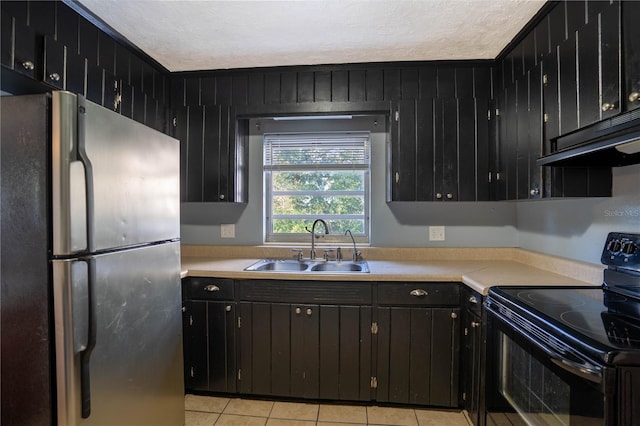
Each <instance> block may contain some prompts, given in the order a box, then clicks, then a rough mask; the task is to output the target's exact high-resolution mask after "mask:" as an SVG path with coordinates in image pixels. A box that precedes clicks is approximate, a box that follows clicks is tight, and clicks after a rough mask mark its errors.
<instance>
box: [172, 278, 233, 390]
mask: <svg viewBox="0 0 640 426" xmlns="http://www.w3.org/2000/svg"><path fill="white" fill-rule="evenodd" d="M233 286H234V283H233V281H232V280H227V279H215V278H185V279H184V280H183V281H182V291H183V341H184V371H185V374H184V377H185V388H186V389H187V390H194V391H210V392H235V391H236V329H237V327H236V303H235V302H234V288H233Z"/></svg>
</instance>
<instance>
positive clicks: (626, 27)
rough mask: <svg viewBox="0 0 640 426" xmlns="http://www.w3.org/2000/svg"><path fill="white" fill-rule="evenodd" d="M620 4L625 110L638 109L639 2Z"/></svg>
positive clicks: (639, 99)
mask: <svg viewBox="0 0 640 426" xmlns="http://www.w3.org/2000/svg"><path fill="white" fill-rule="evenodd" d="M621 3H622V6H621V7H622V17H623V18H622V28H623V34H624V40H623V43H624V65H625V67H624V71H625V91H624V92H623V97H624V99H625V101H626V105H627V109H636V108H640V25H639V24H638V21H639V20H640V2H635V1H625V2H621Z"/></svg>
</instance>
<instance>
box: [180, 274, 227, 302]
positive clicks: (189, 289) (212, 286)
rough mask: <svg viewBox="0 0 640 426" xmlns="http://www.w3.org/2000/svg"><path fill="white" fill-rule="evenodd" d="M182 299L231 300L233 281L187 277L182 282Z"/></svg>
mask: <svg viewBox="0 0 640 426" xmlns="http://www.w3.org/2000/svg"><path fill="white" fill-rule="evenodd" d="M182 298H183V299H204V300H233V280H231V279H221V278H200V277H189V278H185V279H183V280H182Z"/></svg>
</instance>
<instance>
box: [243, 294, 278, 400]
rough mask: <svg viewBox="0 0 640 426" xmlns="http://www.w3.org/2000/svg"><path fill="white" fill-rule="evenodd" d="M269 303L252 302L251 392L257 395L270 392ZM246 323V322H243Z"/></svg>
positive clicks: (270, 335)
mask: <svg viewBox="0 0 640 426" xmlns="http://www.w3.org/2000/svg"><path fill="white" fill-rule="evenodd" d="M271 307H272V304H270V303H252V308H253V309H252V311H253V312H252V316H253V317H252V318H251V323H250V324H247V325H248V326H250V327H251V330H252V332H251V337H252V342H251V344H252V354H251V376H252V383H251V385H252V386H251V392H252V393H254V394H258V395H268V394H269V393H271V382H272V379H273V376H272V373H271V367H272V364H271V356H270V355H271V339H272V320H273V319H272V315H271ZM245 324H246V323H245Z"/></svg>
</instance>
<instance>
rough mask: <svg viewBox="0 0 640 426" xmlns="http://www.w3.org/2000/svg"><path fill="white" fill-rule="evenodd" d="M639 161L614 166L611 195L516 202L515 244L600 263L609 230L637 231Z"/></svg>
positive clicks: (639, 222)
mask: <svg viewBox="0 0 640 426" xmlns="http://www.w3.org/2000/svg"><path fill="white" fill-rule="evenodd" d="M639 182H640V164H638V165H633V166H627V167H619V168H614V169H613V196H612V197H611V198H608V197H607V198H581V199H555V200H554V199H551V200H542V201H524V202H518V204H517V227H518V234H519V237H518V245H519V246H520V247H522V248H525V249H528V250H535V251H540V252H544V253H549V254H554V255H558V256H563V257H568V258H571V259H577V260H582V261H585V262H590V263H600V255H601V254H602V247H603V244H604V241H605V238H606V236H607V233H609V232H634V233H638V232H640V189H639V187H638V183H639Z"/></svg>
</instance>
